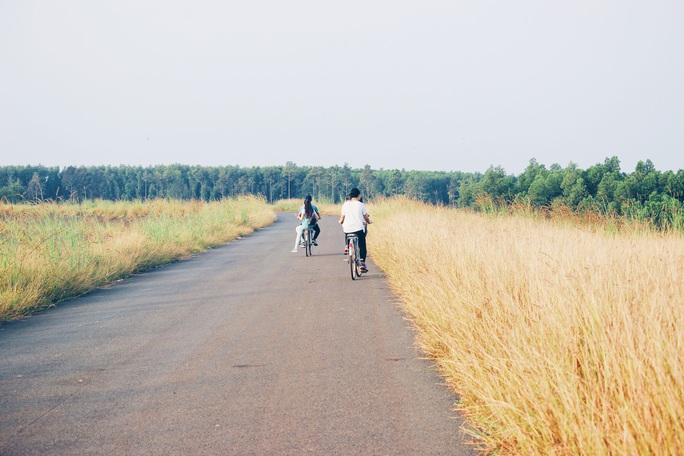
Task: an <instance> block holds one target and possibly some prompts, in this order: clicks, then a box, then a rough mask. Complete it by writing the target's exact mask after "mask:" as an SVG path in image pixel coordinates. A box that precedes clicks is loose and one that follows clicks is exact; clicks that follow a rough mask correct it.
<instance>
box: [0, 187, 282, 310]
mask: <svg viewBox="0 0 684 456" xmlns="http://www.w3.org/2000/svg"><path fill="white" fill-rule="evenodd" d="M274 220H275V213H274V212H273V209H272V208H271V207H270V206H268V205H267V204H266V203H265V201H264V200H263V199H260V198H255V197H245V198H239V199H227V200H223V201H220V202H212V203H204V202H199V201H197V202H180V201H168V200H153V201H147V202H141V201H138V202H108V201H88V202H85V203H83V204H49V203H46V204H40V205H7V204H2V205H0V321H2V320H8V319H13V318H17V317H21V316H24V315H28V314H30V313H31V312H34V311H36V310H39V309H42V308H44V307H46V306H50V305H52V304H54V303H56V302H58V301H61V300H63V299H67V298H70V297H74V296H78V295H80V294H82V293H85V292H87V291H90V290H92V289H93V288H95V287H97V286H101V285H103V284H106V283H110V282H112V281H114V280H117V279H119V278H122V277H125V276H128V275H130V274H132V273H134V272H137V271H141V270H144V269H147V268H150V267H153V266H157V265H160V264H164V263H168V262H171V261H174V260H178V259H182V258H185V257H188V256H189V255H192V254H194V253H198V252H201V251H204V250H206V249H208V248H211V247H215V246H218V245H221V244H224V243H226V242H228V241H230V240H232V239H234V238H236V237H238V236H241V235H244V234H247V233H250V232H252V231H253V230H254V229H258V228H262V227H264V226H266V225H269V224H271V223H272V222H273V221H274Z"/></svg>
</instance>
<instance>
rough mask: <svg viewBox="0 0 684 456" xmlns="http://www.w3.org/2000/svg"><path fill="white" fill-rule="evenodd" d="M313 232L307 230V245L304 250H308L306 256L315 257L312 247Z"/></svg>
mask: <svg viewBox="0 0 684 456" xmlns="http://www.w3.org/2000/svg"><path fill="white" fill-rule="evenodd" d="M312 236H313V230H311V229H308V230H306V244H305V248H304V250H306V256H311V255H313V252H312V249H311V246H312V245H313V239H312Z"/></svg>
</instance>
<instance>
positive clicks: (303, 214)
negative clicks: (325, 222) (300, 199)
mask: <svg viewBox="0 0 684 456" xmlns="http://www.w3.org/2000/svg"><path fill="white" fill-rule="evenodd" d="M320 218H321V214H320V213H319V212H318V208H317V207H316V206H314V205H313V204H311V195H306V197H305V198H304V205H302V207H301V209H299V213H298V214H297V220H300V221H301V224H300V225H299V226H298V227H297V228H295V231H296V232H297V237H296V238H295V245H294V248H293V249H292V250H291V252H292V253H297V246H299V245H301V242H302V233H303V232H304V230H306V229H308V228H313V230H314V237H313V238H312V239H311V242H312V243H313V245H318V243H317V242H316V238H317V237H318V234H319V233H320V232H321V229H320V228H319V227H318V223H317V222H318V220H320Z"/></svg>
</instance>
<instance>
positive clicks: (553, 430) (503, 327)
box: [369, 199, 684, 455]
mask: <svg viewBox="0 0 684 456" xmlns="http://www.w3.org/2000/svg"><path fill="white" fill-rule="evenodd" d="M371 212H372V214H373V218H374V220H375V222H376V223H375V224H374V225H373V229H372V232H371V235H370V237H369V251H370V253H371V255H372V257H373V260H374V261H375V262H376V263H377V264H378V265H379V266H381V267H382V269H384V270H385V271H386V273H387V275H388V277H389V281H390V284H391V286H392V288H393V289H394V290H395V292H396V293H397V294H398V295H399V296H400V297H401V298H402V300H403V302H404V303H405V307H406V309H407V312H408V314H409V315H410V318H411V319H412V320H413V322H414V323H415V325H416V327H417V328H418V329H419V334H420V336H419V341H420V344H421V345H422V347H423V348H424V349H425V350H426V352H427V353H429V354H430V356H432V357H434V358H435V360H436V361H437V363H438V365H439V366H440V368H441V370H442V371H443V373H444V375H445V377H446V378H447V379H448V381H449V382H450V384H451V385H453V388H454V390H455V391H456V392H457V393H458V395H459V396H460V403H459V408H460V409H461V410H462V411H463V412H464V413H465V415H466V417H467V420H468V422H469V431H470V432H471V433H472V434H474V435H475V436H477V437H478V438H479V439H480V441H481V442H482V444H483V447H484V448H486V449H487V450H491V451H496V452H500V453H503V454H525V455H548V454H559V455H561V454H572V455H577V454H582V455H628V454H629V455H631V454H640V455H641V454H652V455H681V454H684V238H682V236H681V235H677V234H662V233H660V234H659V233H656V232H653V231H649V230H644V229H642V228H638V229H634V230H630V229H629V228H628V227H622V229H621V230H619V231H617V232H616V231H615V230H614V229H613V228H614V227H611V229H609V230H606V231H602V230H600V229H597V228H596V227H592V228H587V226H586V225H582V226H578V225H573V224H569V223H565V222H562V221H558V220H557V221H545V220H539V219H536V220H535V219H531V218H528V217H521V216H492V215H490V216H488V215H481V214H475V213H471V212H465V211H460V210H452V209H447V208H437V207H430V206H426V205H422V204H419V203H415V202H411V201H408V200H405V199H394V200H388V201H384V202H376V203H374V204H373V205H372V208H371Z"/></svg>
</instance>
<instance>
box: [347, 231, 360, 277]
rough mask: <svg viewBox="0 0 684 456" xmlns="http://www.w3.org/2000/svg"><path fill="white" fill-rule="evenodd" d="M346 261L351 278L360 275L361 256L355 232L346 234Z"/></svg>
mask: <svg viewBox="0 0 684 456" xmlns="http://www.w3.org/2000/svg"><path fill="white" fill-rule="evenodd" d="M347 250H348V253H347V255H348V256H347V262H348V263H349V270H350V273H351V278H352V280H356V279H357V278H359V277H361V258H360V255H361V254H360V251H359V238H358V236H356V235H355V234H348V235H347Z"/></svg>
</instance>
